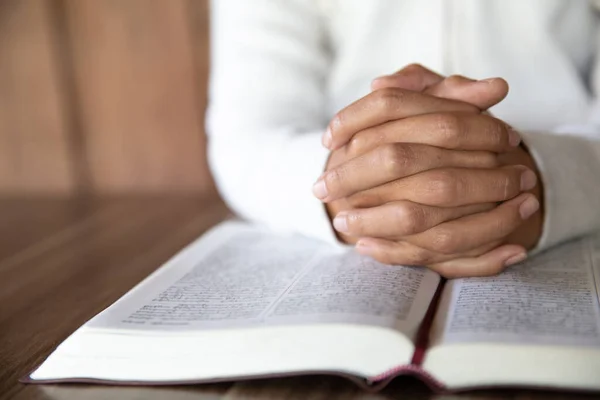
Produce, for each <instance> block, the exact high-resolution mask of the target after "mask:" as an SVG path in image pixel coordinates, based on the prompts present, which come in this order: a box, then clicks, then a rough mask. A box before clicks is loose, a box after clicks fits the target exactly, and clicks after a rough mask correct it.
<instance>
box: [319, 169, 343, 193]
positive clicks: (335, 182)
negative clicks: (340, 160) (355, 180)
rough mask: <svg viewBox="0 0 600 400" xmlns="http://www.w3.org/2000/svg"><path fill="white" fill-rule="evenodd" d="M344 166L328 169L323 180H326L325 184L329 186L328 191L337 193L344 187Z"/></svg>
mask: <svg viewBox="0 0 600 400" xmlns="http://www.w3.org/2000/svg"><path fill="white" fill-rule="evenodd" d="M343 170H344V167H342V166H339V167H337V168H334V169H332V170H329V171H327V173H326V174H325V176H324V177H323V180H324V181H325V186H327V190H328V192H330V194H336V193H337V192H339V191H340V190H342V189H343V176H344V172H343Z"/></svg>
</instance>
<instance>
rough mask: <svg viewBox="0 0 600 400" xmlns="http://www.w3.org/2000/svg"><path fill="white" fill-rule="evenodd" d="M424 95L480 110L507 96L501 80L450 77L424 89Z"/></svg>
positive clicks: (506, 84) (506, 90)
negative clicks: (461, 102) (462, 103)
mask: <svg viewBox="0 0 600 400" xmlns="http://www.w3.org/2000/svg"><path fill="white" fill-rule="evenodd" d="M424 93H427V94H430V95H432V96H436V97H443V98H446V99H452V100H459V101H464V102H465V103H470V104H472V105H474V106H476V107H478V108H479V109H481V110H487V109H488V108H490V107H492V106H494V105H496V104H498V103H500V102H501V101H502V100H504V98H505V97H506V95H507V94H508V83H507V82H506V81H505V80H504V79H502V78H490V79H483V80H480V81H475V80H473V79H468V78H465V77H464V76H460V75H452V76H450V77H448V78H446V79H444V80H442V81H440V82H438V83H436V84H434V85H431V86H429V87H428V88H427V89H425V91H424Z"/></svg>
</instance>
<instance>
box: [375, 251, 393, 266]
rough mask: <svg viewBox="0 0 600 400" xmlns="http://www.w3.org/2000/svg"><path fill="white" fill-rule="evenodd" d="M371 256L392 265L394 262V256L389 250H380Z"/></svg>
mask: <svg viewBox="0 0 600 400" xmlns="http://www.w3.org/2000/svg"><path fill="white" fill-rule="evenodd" d="M373 258H374V259H375V260H377V261H379V262H380V263H382V264H386V265H393V264H396V262H395V260H394V257H393V256H392V254H390V252H389V251H380V252H377V253H376V254H374V255H373Z"/></svg>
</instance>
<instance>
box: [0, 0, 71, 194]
mask: <svg viewBox="0 0 600 400" xmlns="http://www.w3.org/2000/svg"><path fill="white" fill-rule="evenodd" d="M49 7H50V3H49V2H47V1H45V0H1V1H0V194H5V193H10V194H14V193H38V192H45V193H66V192H70V191H71V190H72V189H73V186H74V185H73V178H72V174H71V170H70V168H71V167H72V164H71V158H70V154H69V151H70V148H69V143H68V134H67V129H66V127H67V125H68V124H67V123H65V119H66V117H65V110H64V108H63V106H64V103H63V98H62V94H61V86H60V83H59V81H60V80H59V79H58V77H59V71H58V68H59V67H58V65H59V64H58V61H59V60H58V59H57V54H56V52H55V50H56V43H55V40H56V35H55V32H54V30H53V29H52V26H51V25H52V22H51V12H50V8H49Z"/></svg>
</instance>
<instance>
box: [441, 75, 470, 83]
mask: <svg viewBox="0 0 600 400" xmlns="http://www.w3.org/2000/svg"><path fill="white" fill-rule="evenodd" d="M465 80H466V78H465V77H464V76H462V75H450V76H449V77H447V78H446V82H445V83H446V85H448V86H457V85H459V84H461V83H464V81H465Z"/></svg>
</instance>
